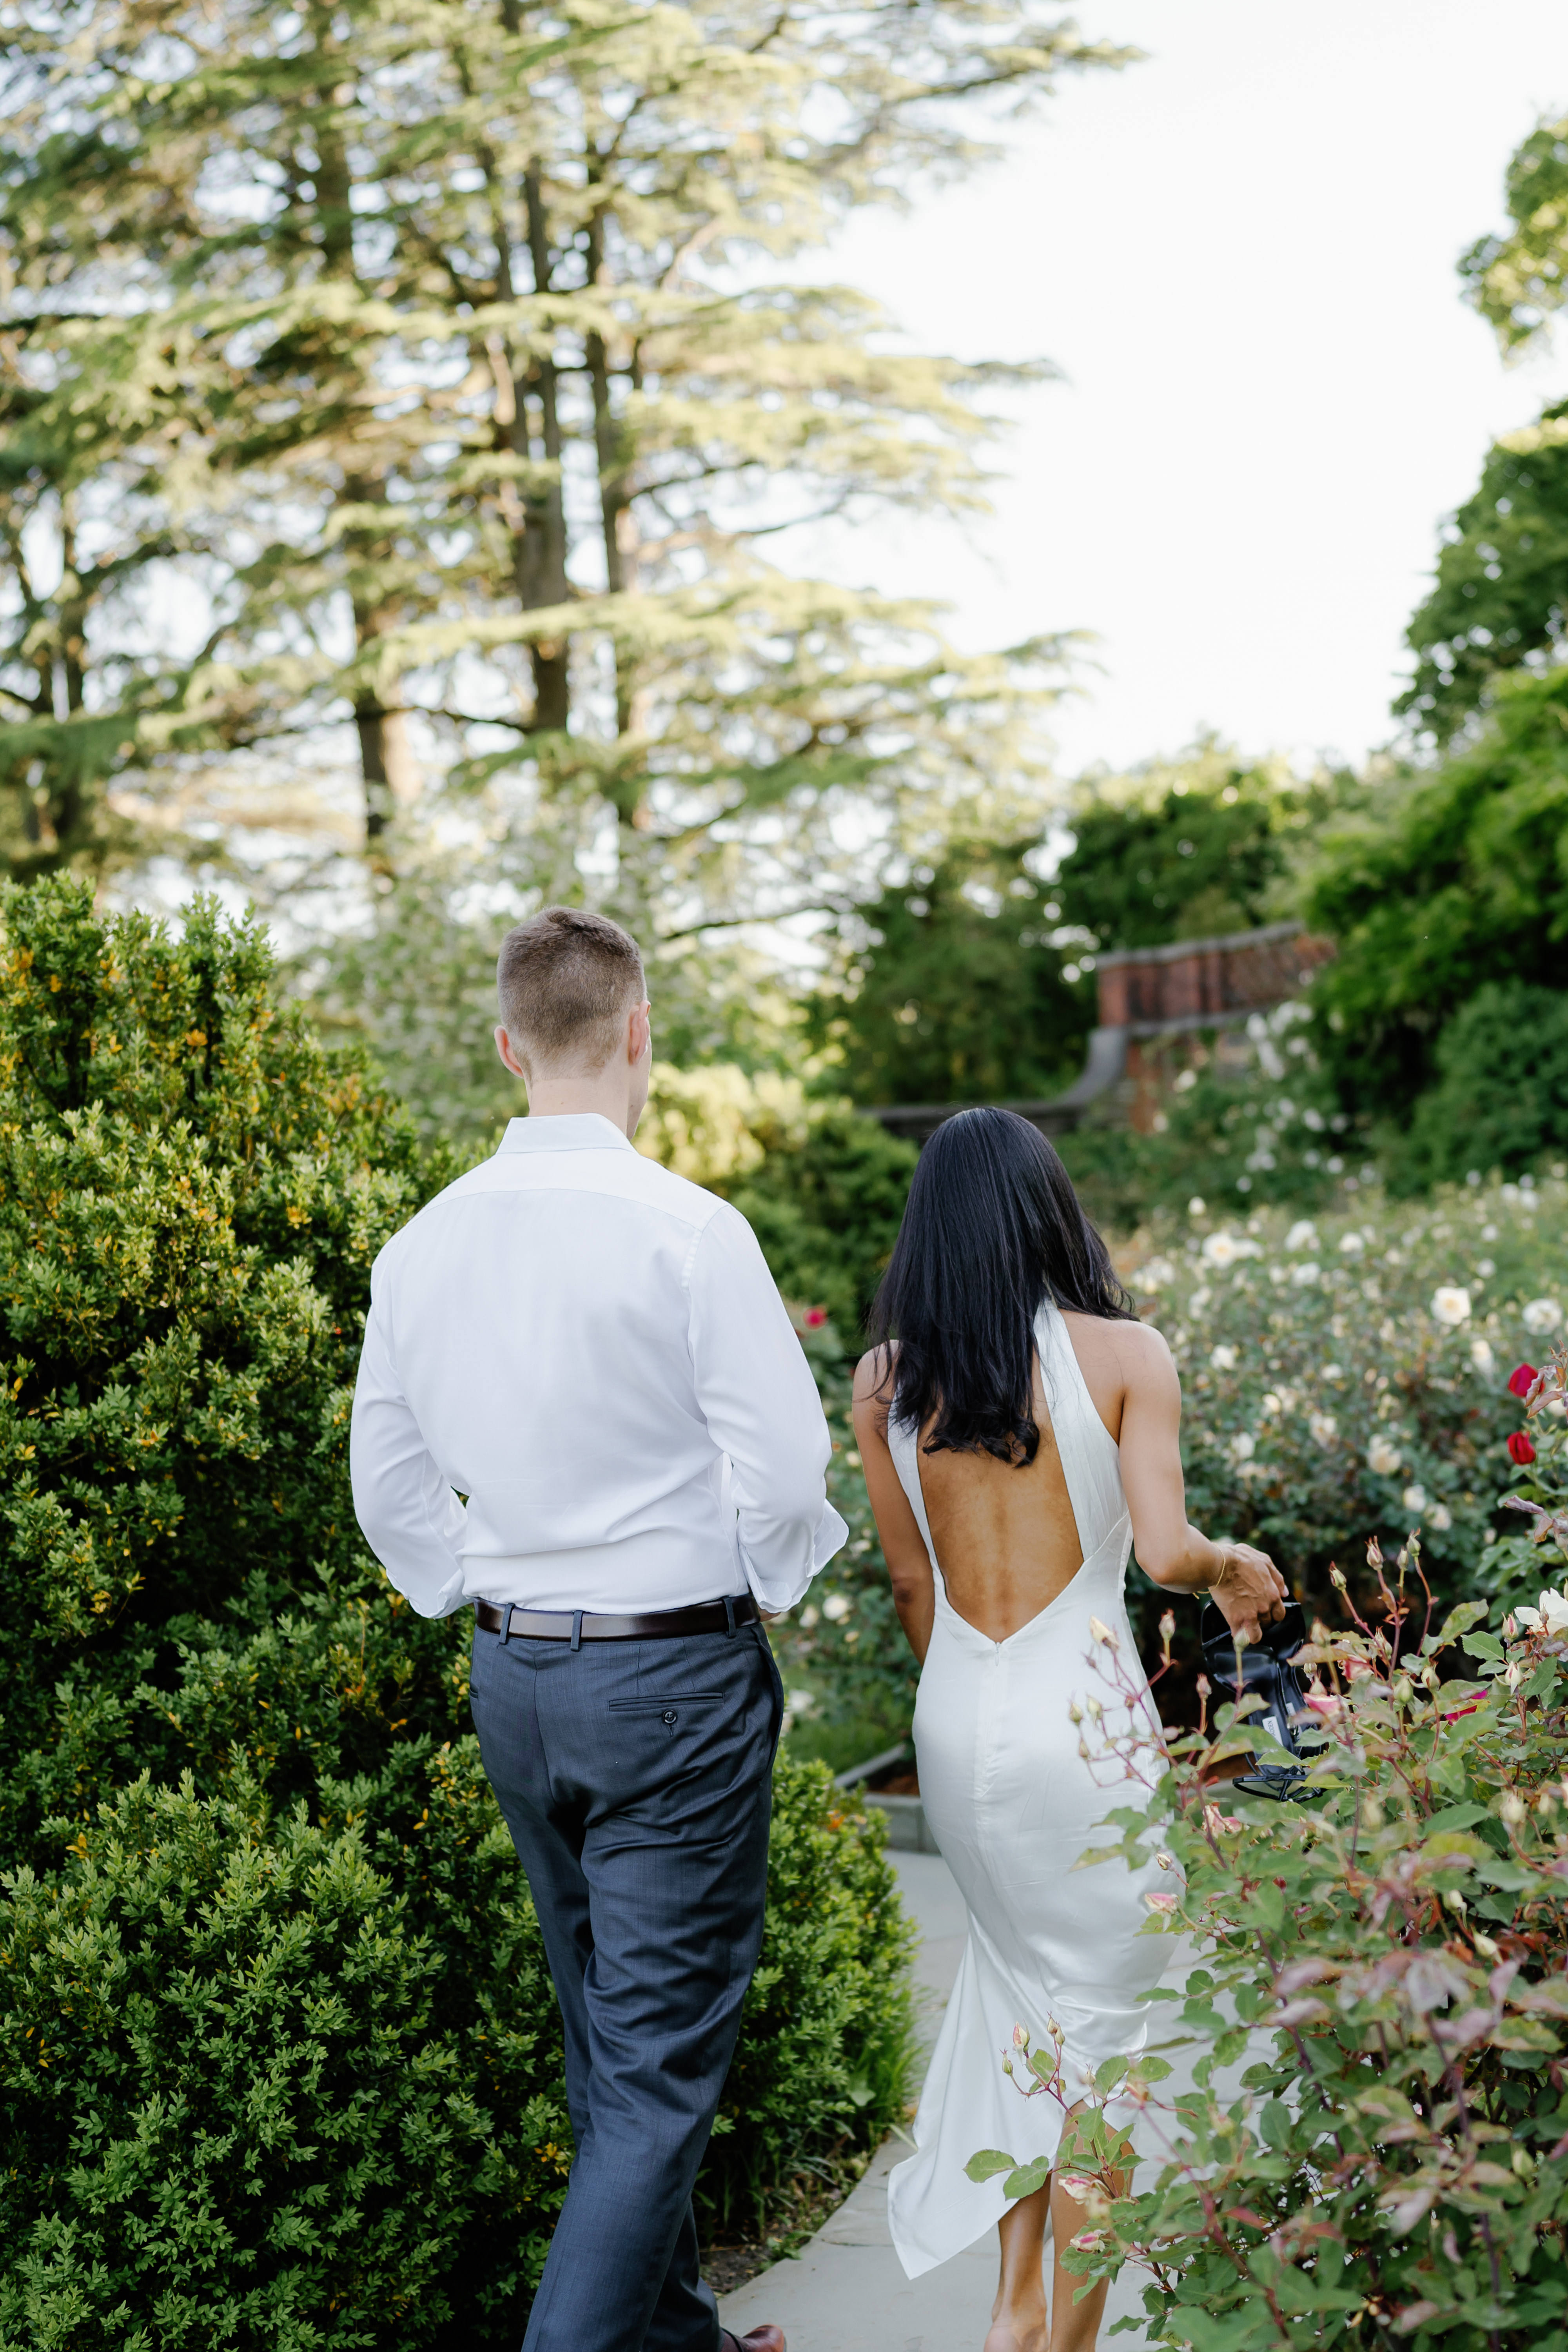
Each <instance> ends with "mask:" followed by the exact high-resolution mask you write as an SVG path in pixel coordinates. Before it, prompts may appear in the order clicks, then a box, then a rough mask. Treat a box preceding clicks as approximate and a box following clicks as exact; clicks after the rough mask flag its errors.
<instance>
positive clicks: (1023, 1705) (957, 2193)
mask: <svg viewBox="0 0 1568 2352" xmlns="http://www.w3.org/2000/svg"><path fill="white" fill-rule="evenodd" d="M1035 1344H1036V1347H1037V1351H1038V1356H1039V1363H1040V1372H1041V1379H1042V1384H1043V1386H1044V1389H1045V1393H1046V1400H1047V1406H1048V1408H1049V1413H1050V1422H1051V1427H1052V1429H1053V1431H1054V1433H1055V1437H1056V1444H1057V1450H1058V1454H1059V1456H1060V1460H1061V1465H1062V1474H1063V1476H1064V1478H1065V1480H1066V1483H1067V1490H1068V1498H1069V1500H1070V1501H1071V1504H1072V1509H1073V1517H1074V1519H1075V1520H1076V1522H1077V1525H1078V1536H1079V1546H1080V1548H1081V1549H1082V1552H1083V1565H1082V1566H1081V1567H1080V1568H1079V1570H1078V1573H1077V1575H1076V1576H1074V1578H1073V1579H1072V1580H1071V1582H1070V1583H1069V1584H1068V1585H1067V1586H1066V1587H1065V1588H1064V1590H1063V1591H1060V1592H1058V1595H1057V1597H1056V1599H1055V1600H1054V1601H1050V1602H1049V1603H1048V1604H1047V1606H1046V1607H1045V1608H1044V1609H1042V1610H1041V1611H1040V1612H1039V1614H1038V1615H1037V1616H1036V1617H1032V1618H1031V1619H1030V1620H1029V1622H1028V1623H1027V1624H1026V1625H1023V1626H1020V1627H1019V1629H1018V1631H1017V1632H1016V1633H1012V1634H1010V1635H1009V1636H1008V1638H1007V1639H1006V1641H1005V1642H994V1641H992V1640H991V1639H990V1637H989V1635H987V1634H984V1633H980V1632H978V1631H977V1630H976V1628H975V1627H974V1626H973V1625H972V1624H970V1623H969V1622H968V1620H967V1619H966V1618H963V1617H961V1616H960V1615H959V1614H958V1612H957V1611H956V1610H955V1609H954V1608H953V1606H952V1602H951V1601H949V1600H948V1597H947V1592H946V1589H945V1586H944V1584H943V1581H942V1563H941V1561H940V1560H939V1559H937V1556H936V1548H935V1546H934V1545H933V1543H932V1542H931V1523H930V1521H929V1520H928V1518H927V1517H926V1508H925V1497H924V1496H923V1495H922V1493H921V1477H920V1451H919V1445H920V1436H919V1432H918V1431H916V1430H914V1429H911V1428H909V1427H908V1426H907V1425H905V1424H903V1423H900V1422H899V1421H898V1419H897V1418H896V1417H889V1424H888V1442H889V1449H890V1451H891V1454H892V1456H893V1462H894V1465H895V1466H896V1468H897V1470H898V1474H899V1478H900V1483H901V1485H902V1486H903V1489H904V1492H905V1493H906V1494H907V1495H908V1496H909V1498H910V1507H912V1509H913V1511H914V1515H915V1518H916V1521H917V1522H918V1524H919V1527H920V1530H921V1536H922V1537H923V1538H924V1540H925V1547H926V1550H927V1551H928V1553H929V1554H930V1555H931V1566H932V1569H933V1570H934V1571H935V1578H934V1580H935V1586H936V1620H935V1623H934V1625H933V1627H932V1631H931V1647H930V1649H929V1650H928V1651H927V1653H926V1660H925V1664H924V1666H923V1667H922V1669H921V1681H920V1695H919V1697H918V1699H917V1701H916V1706H915V1720H914V1740H915V1752H916V1757H917V1759H918V1764H919V1770H920V1787H921V1803H922V1804H923V1806H924V1808H925V1815H926V1819H927V1821H928V1822H929V1823H930V1824H931V1830H932V1832H933V1834H934V1836H935V1838H936V1842H937V1844H938V1845H939V1846H940V1848H941V1850H942V1856H943V1859H944V1860H945V1861H946V1863H947V1864H948V1867H949V1868H950V1869H951V1871H952V1874H953V1877H954V1878H955V1879H956V1880H957V1882H958V1886H959V1890H960V1892H961V1893H962V1895H963V1899H964V1902H965V1904H966V1906H968V1912H969V1940H968V1942H967V1944H966V1946H965V1948H964V1954H963V1965H962V1967H961V1968H960V1969H959V1972H958V1981H957V1984H956V1985H955V1986H954V1988H953V1991H952V2000H951V2001H950V2002H949V2004H948V2009H947V2014H946V2017H945V2019H944V2020H943V2022H942V2032H941V2035H940V2038H939V2039H938V2042H937V2045H936V2049H935V2052H934V2053H933V2054H932V2057H931V2071H930V2073H929V2074H927V2076H926V2082H925V2088H924V2090H923V2091H922V2093H921V2103H920V2111H919V2113H918V2115H917V2116H916V2117H915V2126H914V2139H915V2153H914V2155H913V2156H911V2157H909V2158H906V2160H905V2161H904V2162H903V2163H902V2164H900V2165H898V2166H897V2167H896V2168H894V2170H893V2172H892V2174H891V2176H890V2178H889V2184H888V2190H889V2194H888V2210H889V2222H890V2225H891V2229H892V2237H893V2243H894V2245H895V2246H896V2247H897V2248H898V2252H899V2259H900V2262H901V2263H903V2266H904V2269H905V2271H906V2273H908V2275H909V2276H910V2278H918V2277H919V2276H920V2274H921V2272H922V2271H928V2270H931V2269H933V2268H934V2267H935V2265H936V2264H937V2263H943V2262H946V2261H947V2260H948V2259H949V2257H950V2256H951V2255H953V2254H956V2253H961V2252H963V2248H964V2247H965V2246H968V2245H972V2244H973V2242H974V2241H975V2239H976V2238H979V2237H982V2236H984V2233H985V2231H988V2230H990V2229H992V2228H994V2225H995V2224H996V2223H997V2222H998V2221H1000V2220H1001V2218H1002V2216H1003V2214H1004V2213H1005V2211H1006V2210H1007V2200H1005V2198H1004V2196H1003V2194H1002V2186H1001V2179H1002V2177H1001V2176H994V2177H993V2178H992V2179H989V2180H984V2181H973V2180H971V2179H969V2178H968V2176H967V2174H966V2173H965V2171H964V2166H965V2165H966V2164H967V2163H968V2161H969V2159H970V2158H971V2157H972V2156H973V2155H974V2154H975V2153H976V2152H977V2150H979V2149H981V2148H1005V2149H1006V2150H1007V2152H1008V2153H1009V2154H1010V2155H1012V2156H1014V2157H1016V2158H1018V2160H1019V2161H1020V2162H1024V2161H1026V2160H1029V2159H1033V2158H1038V2157H1047V2158H1054V2156H1055V2154H1056V2150H1057V2145H1058V2140H1059V2138H1060V2136H1061V2130H1062V2117H1063V2109H1062V2107H1061V2105H1058V2102H1057V2100H1056V2099H1055V2098H1054V2097H1051V2096H1048V2095H1046V2096H1040V2097H1036V2098H1030V2099H1026V2098H1024V2097H1022V2096H1021V2095H1020V2094H1019V2093H1018V2091H1016V2089H1015V2088H1014V2086H1013V2084H1012V2083H1010V2082H1009V2081H1008V2080H1007V2078H1006V2076H1005V2074H1004V2073H1003V2071H1002V2063H1003V2059H1004V2057H1005V2055H1007V2054H1009V2053H1011V2049H1012V2040H1013V2028H1014V2025H1015V2024H1020V2025H1024V2026H1026V2027H1027V2029H1028V2031H1029V2032H1030V2034H1031V2036H1032V2037H1033V2039H1034V2041H1035V2042H1036V2043H1037V2044H1041V2043H1043V2044H1044V2045H1045V2047H1046V2049H1047V2052H1048V2051H1049V2047H1050V2043H1049V2040H1048V2034H1047V2019H1050V2018H1054V2019H1055V2020H1056V2021H1057V2023H1058V2026H1059V2027H1060V2028H1061V2031H1062V2033H1063V2035H1064V2037H1065V2053H1064V2061H1063V2069H1064V2076H1065V2090H1066V2096H1067V2100H1068V2105H1071V2104H1073V2103H1075V2102H1076V2101H1077V2100H1078V2099H1079V2097H1081V2096H1082V2094H1083V2088H1084V2082H1085V2077H1086V2076H1087V2075H1088V2074H1092V2073H1093V2071H1094V2070H1095V2069H1096V2068H1097V2067H1099V2066H1100V2065H1102V2064H1103V2063H1104V2062H1105V2060H1106V2059H1108V2058H1110V2057H1112V2056H1114V2055H1116V2054H1117V2053H1126V2054H1127V2055H1128V2056H1133V2055H1135V2054H1136V2053H1138V2052H1139V2051H1140V2050H1142V2047H1143V2045H1144V2042H1145V2040H1146V2037H1147V2034H1148V2031H1149V2018H1150V2012H1149V2009H1148V2007H1147V2004H1146V2003H1145V2002H1144V2001H1143V2000H1142V1995H1143V1994H1145V1993H1146V1992H1147V1991H1148V1990H1150V1988H1151V1987H1152V1985H1153V1984H1154V1983H1155V1982H1156V1981H1157V1979H1158V1978H1159V1975H1160V1972H1161V1969H1162V1967H1163V1963H1164V1960H1165V1959H1166V1958H1167V1957H1168V1953H1169V1946H1168V1944H1167V1942H1166V1939H1165V1938H1164V1937H1163V1936H1160V1935H1158V1934H1150V1935H1141V1934H1140V1933H1139V1930H1140V1929H1141V1928H1142V1927H1143V1926H1144V1923H1145V1922H1146V1921H1147V1920H1148V1919H1149V1918H1150V1916H1151V1914H1150V1908H1149V1906H1148V1905H1147V1904H1146V1903H1145V1901H1144V1896H1145V1895H1146V1894H1147V1893H1150V1892H1152V1891H1153V1890H1154V1888H1155V1887H1156V1885H1159V1886H1160V1887H1161V1888H1163V1889H1170V1888H1171V1887H1172V1885H1173V1881H1172V1880H1171V1879H1170V1878H1169V1877H1167V1876H1165V1875H1164V1874H1163V1873H1162V1872H1160V1871H1159V1869H1158V1868H1157V1866H1156V1865H1155V1864H1153V1863H1150V1864H1148V1865H1146V1867H1145V1868H1144V1869H1143V1870H1142V1871H1141V1872H1138V1873H1132V1872H1130V1871H1129V1870H1128V1869H1127V1867H1126V1865H1125V1864H1124V1863H1122V1862H1121V1860H1120V1859H1117V1860H1112V1861H1109V1862H1103V1863H1096V1864H1092V1865H1090V1866H1089V1867H1088V1868H1087V1869H1082V1870H1079V1869H1077V1868H1075V1864H1077V1862H1078V1860H1079V1856H1080V1854H1082V1853H1084V1852H1085V1850H1086V1849H1087V1848H1088V1847H1089V1846H1094V1845H1107V1844H1110V1843H1111V1841H1112V1839H1113V1837H1114V1836H1115V1834H1116V1832H1114V1831H1108V1832H1100V1833H1099V1834H1098V1835H1097V1834H1095V1833H1094V1832H1095V1829H1096V1824H1097V1823H1099V1822H1103V1820H1104V1819H1105V1816H1106V1814H1107V1813H1108V1812H1110V1811H1111V1809H1112V1808H1113V1807H1116V1806H1125V1805H1128V1804H1134V1803H1140V1802H1142V1801H1143V1798H1144V1795H1145V1793H1146V1784H1145V1781H1144V1780H1143V1779H1142V1778H1135V1777H1131V1776H1125V1777H1123V1775H1122V1772H1121V1768H1120V1767H1119V1766H1118V1764H1117V1762H1116V1760H1115V1759H1113V1758H1111V1757H1110V1756H1109V1755H1108V1754H1105V1753H1104V1752H1103V1751H1104V1750H1105V1749H1106V1748H1107V1746H1108V1742H1107V1738H1106V1734H1107V1733H1109V1732H1111V1731H1119V1732H1121V1733H1122V1734H1123V1735H1126V1734H1128V1733H1135V1734H1136V1736H1137V1737H1138V1738H1140V1739H1141V1740H1142V1743H1143V1745H1142V1768H1143V1770H1144V1771H1145V1772H1146V1773H1147V1774H1148V1777H1149V1778H1153V1777H1156V1776H1157V1773H1158V1771H1159V1770H1160V1769H1163V1766H1162V1759H1161V1758H1160V1755H1159V1747H1158V1742H1159V1727H1158V1721H1157V1718H1156V1717H1155V1715H1154V1712H1153V1707H1152V1701H1151V1700H1150V1699H1149V1697H1148V1696H1147V1685H1146V1684H1145V1682H1144V1679H1143V1675H1142V1668H1141V1667H1140V1665H1139V1663H1138V1653H1137V1650H1136V1648H1135V1647H1134V1644H1133V1640H1132V1633H1131V1626H1130V1625H1129V1623H1128V1622H1127V1606H1126V1601H1125V1599H1124V1595H1123V1586H1124V1580H1125V1577H1126V1571H1127V1559H1128V1555H1129V1553H1130V1551H1131V1546H1132V1528H1131V1520H1130V1518H1129V1517H1128V1511H1127V1499H1126V1496H1124V1495H1123V1493H1122V1491H1121V1452H1120V1449H1119V1448H1118V1446H1117V1444H1116V1441H1115V1440H1114V1438H1112V1437H1111V1435H1110V1433H1109V1431H1108V1430H1107V1429H1106V1426H1105V1423H1103V1422H1102V1421H1101V1420H1100V1415H1099V1413H1098V1412H1096V1410H1095V1407H1094V1402H1093V1399H1092V1398H1091V1397H1090V1395H1089V1389H1088V1386H1087V1384H1086V1383H1085V1381H1084V1377H1083V1374H1082V1372H1081V1370H1079V1361H1078V1358H1077V1357H1076V1355H1075V1354H1074V1353H1073V1347H1072V1341H1071V1339H1070V1338H1069V1337H1068V1328H1067V1325H1066V1323H1065V1322H1064V1321H1063V1319H1062V1317H1061V1315H1060V1313H1059V1312H1058V1309H1057V1307H1054V1306H1052V1305H1051V1304H1049V1303H1048V1302H1047V1305H1046V1306H1045V1307H1042V1309H1041V1311H1040V1314H1039V1316H1038V1318H1037V1321H1036V1325H1035ZM1091 1617H1098V1618H1099V1619H1100V1621H1101V1622H1102V1623H1104V1624H1105V1625H1107V1626H1109V1627H1110V1629H1111V1631H1112V1632H1113V1633H1115V1635H1116V1637H1117V1641H1118V1643H1119V1645H1120V1651H1119V1654H1120V1657H1121V1662H1122V1664H1123V1665H1124V1666H1125V1668H1126V1670H1127V1673H1128V1675H1129V1676H1130V1677H1131V1681H1132V1683H1133V1684H1134V1685H1135V1686H1136V1691H1137V1694H1138V1696H1137V1698H1136V1700H1135V1701H1134V1703H1133V1704H1132V1706H1131V1710H1130V1709H1129V1706H1128V1703H1127V1700H1126V1697H1125V1695H1124V1694H1119V1691H1118V1687H1117V1685H1115V1684H1113V1683H1111V1682H1110V1681H1109V1680H1108V1679H1107V1678H1106V1677H1105V1675H1103V1674H1102V1673H1101V1672H1100V1671H1099V1669H1098V1668H1097V1665H1096V1663H1095V1661H1096V1658H1097V1657H1101V1656H1103V1653H1101V1652H1100V1649H1099V1645H1098V1644H1097V1643H1096V1641H1095V1639H1094V1636H1093V1635H1092V1634H1091V1633H1090V1632H1089V1619H1090V1618H1091ZM1091 1696H1092V1697H1095V1698H1098V1699H1099V1700H1100V1704H1101V1706H1102V1707H1103V1708H1104V1721H1103V1726H1102V1727H1101V1728H1100V1730H1099V1731H1098V1732H1097V1730H1096V1727H1095V1726H1094V1724H1093V1722H1092V1721H1089V1720H1086V1721H1085V1722H1084V1724H1083V1726H1082V1731H1083V1733H1084V1734H1085V1735H1086V1736H1087V1739H1088V1744H1089V1748H1090V1749H1091V1751H1097V1750H1098V1751H1100V1754H1099V1758H1098V1760H1096V1761H1094V1762H1088V1761H1086V1760H1085V1759H1084V1758H1083V1757H1082V1756H1080V1754H1079V1729H1080V1727H1079V1725H1078V1724H1076V1723H1074V1722H1073V1720H1072V1717H1071V1715H1070V1713H1069V1709H1070V1707H1071V1705H1072V1702H1073V1700H1074V1698H1075V1697H1076V1698H1077V1699H1079V1701H1080V1702H1081V1701H1083V1700H1085V1699H1088V1698H1089V1697H1091ZM1022 2079H1026V2077H1023V2078H1022Z"/></svg>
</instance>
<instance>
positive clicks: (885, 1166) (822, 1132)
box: [733, 1107, 919, 1335]
mask: <svg viewBox="0 0 1568 2352" xmlns="http://www.w3.org/2000/svg"><path fill="white" fill-rule="evenodd" d="M918 1156H919V1155H918V1153H917V1151H916V1149H915V1147H914V1145H913V1144H912V1143H906V1142H905V1141H904V1140H903V1139H902V1138H901V1137H900V1136H896V1135H889V1133H888V1132H887V1130H886V1129H885V1128H882V1127H879V1125H878V1123H877V1121H876V1120H875V1119H873V1118H862V1117H860V1116H859V1115H858V1113H857V1112H855V1111H852V1110H849V1109H847V1108H838V1107H835V1108H831V1109H827V1110H825V1111H824V1112H823V1114H822V1116H821V1117H820V1118H816V1119H815V1120H814V1121H813V1123H812V1125H811V1127H810V1129H809V1130H808V1133H807V1135H806V1137H805V1139H804V1140H803V1141H802V1143H801V1145H800V1146H799V1148H798V1149H796V1150H784V1151H775V1152H771V1153H770V1154H769V1155H768V1157H767V1159H765V1160H763V1163H762V1165H761V1166H760V1167H759V1168H758V1169H757V1170H756V1171H755V1173H754V1174H753V1175H751V1176H749V1177H747V1178H746V1180H745V1181H744V1182H743V1183H742V1184H741V1185H739V1186H738V1187H737V1188H736V1191H735V1192H734V1194H733V1199H734V1202H735V1206H736V1207H737V1208H738V1209H739V1210H740V1211H741V1213H742V1215H743V1216H745V1217H747V1218H749V1219H750V1221H751V1223H752V1228H753V1230H754V1231H755V1233H756V1236H757V1239H758V1240H759V1242H761V1244H762V1245H763V1254H764V1255H765V1256H766V1258H767V1261H768V1265H769V1267H770V1268H771V1270H772V1273H773V1279H774V1281H775V1282H776V1283H777V1284H778V1286H779V1288H780V1289H781V1290H783V1291H784V1292H785V1293H786V1295H787V1296H788V1297H792V1298H809V1299H812V1300H815V1301H817V1302H819V1303H820V1304H821V1305H822V1306H824V1307H826V1308H827V1310H828V1312H829V1313H830V1314H831V1315H832V1316H833V1318H834V1319H835V1320H836V1321H837V1325H838V1328H839V1329H840V1330H841V1331H843V1332H846V1333H848V1334H851V1335H853V1334H856V1333H858V1331H859V1329H860V1325H861V1319H862V1318H863V1317H864V1315H865V1313H866V1309H867V1308H868V1307H869V1305H870V1303H871V1300H872V1297H873V1296H874V1295H875V1292H876V1288H877V1285H878V1283H879V1281H880V1279H881V1275H882V1268H883V1267H884V1266H885V1265H886V1264H887V1262H888V1260H889V1256H890V1255H892V1248H893V1244H894V1243H895V1242H896V1241H897V1239H898V1237H899V1225H900V1221H901V1220H902V1217H903V1213H904V1202H905V1200H906V1198H907V1197H908V1194H909V1189H910V1176H911V1175H912V1174H913V1172H914V1165H915V1160H916V1159H917V1158H918Z"/></svg>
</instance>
